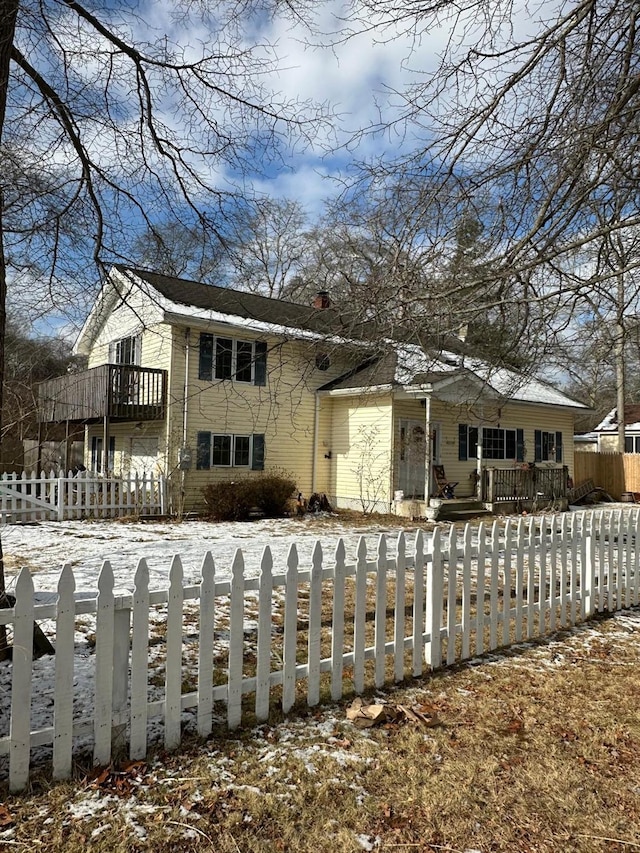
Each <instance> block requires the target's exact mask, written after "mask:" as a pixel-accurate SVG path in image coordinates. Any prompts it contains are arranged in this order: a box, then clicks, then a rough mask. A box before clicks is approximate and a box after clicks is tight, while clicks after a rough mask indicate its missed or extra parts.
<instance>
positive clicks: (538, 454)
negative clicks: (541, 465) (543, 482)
mask: <svg viewBox="0 0 640 853" xmlns="http://www.w3.org/2000/svg"><path fill="white" fill-rule="evenodd" d="M534 439H535V456H534V460H535V461H536V462H542V430H540V429H537V430H536V431H535V433H534Z"/></svg>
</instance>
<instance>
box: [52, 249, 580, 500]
mask: <svg viewBox="0 0 640 853" xmlns="http://www.w3.org/2000/svg"><path fill="white" fill-rule="evenodd" d="M75 351H76V353H77V354H81V355H85V356H86V357H87V359H88V369H87V370H86V371H84V372H82V373H78V374H73V375H69V376H64V377H59V378H58V379H55V380H52V381H50V382H47V383H43V384H42V385H41V386H40V395H39V417H40V420H41V421H42V422H67V423H74V424H78V423H82V424H84V425H85V465H86V467H87V468H88V469H90V470H92V471H94V472H96V473H101V472H104V471H107V470H109V471H114V472H115V473H122V474H124V475H127V474H132V473H135V472H142V471H147V472H149V471H154V472H157V473H163V474H165V475H166V476H167V478H168V480H169V482H170V484H171V489H170V499H171V507H172V509H173V510H174V511H175V512H184V511H198V510H200V509H202V508H203V495H202V489H203V487H204V486H205V485H207V484H208V483H210V482H212V481H214V480H223V479H234V478H237V477H244V476H257V474H256V473H255V472H260V471H264V470H277V471H285V472H287V473H288V474H291V475H292V476H293V478H294V479H295V481H296V483H297V486H298V489H299V490H300V491H301V492H303V494H305V495H306V496H309V495H310V494H311V493H312V492H322V493H324V494H326V495H327V497H328V498H329V500H330V502H332V503H333V504H334V505H335V506H337V507H351V508H357V509H363V510H365V511H372V510H375V511H383V512H388V511H396V512H409V513H410V514H413V515H420V514H426V509H427V507H428V505H429V504H430V503H431V504H433V503H437V501H435V500H434V499H435V498H438V497H440V498H442V496H443V494H442V493H443V490H442V483H443V480H442V477H443V474H444V473H445V472H446V480H447V482H449V483H451V484H455V485H452V488H451V489H450V490H449V491H448V492H445V495H446V496H448V497H451V495H454V496H455V497H456V498H460V497H465V496H469V497H473V498H476V499H477V500H479V501H485V502H489V503H493V502H495V498H496V495H498V496H499V497H500V498H501V499H502V500H505V499H506V498H513V499H514V500H516V499H518V500H519V499H520V498H522V497H523V496H522V495H519V494H518V495H516V492H519V491H522V489H521V485H520V484H521V481H522V478H523V476H524V474H523V472H525V471H527V470H530V469H534V470H536V471H538V472H539V473H538V474H537V480H535V478H534V480H535V482H537V483H538V488H539V489H543V486H544V489H545V490H546V491H548V490H549V488H548V487H549V484H550V483H552V484H553V485H552V488H553V490H555V491H554V494H555V493H556V492H557V491H558V489H559V488H561V487H563V488H565V490H566V480H567V477H570V476H571V474H572V468H573V432H574V430H573V421H574V414H575V413H576V412H577V411H579V410H584V409H585V406H583V404H581V403H579V402H577V401H575V400H572V399H571V398H569V397H567V396H566V395H565V394H563V393H561V392H560V391H558V390H557V389H555V388H553V387H551V386H549V385H547V384H545V383H543V382H540V381H538V380H534V379H531V378H528V377H522V376H519V375H517V374H515V373H512V372H509V371H505V370H492V369H491V367H490V366H488V365H486V364H483V363H481V362H479V361H477V360H475V359H473V358H471V357H470V356H469V355H466V356H463V355H460V354H459V353H458V354H456V353H443V352H438V353H437V354H433V353H427V352H425V351H424V350H423V349H422V348H421V347H420V346H418V345H416V344H412V343H407V342H402V341H394V340H379V339H378V338H377V334H376V332H375V331H372V330H371V329H370V328H369V327H368V326H367V325H366V324H356V323H354V322H352V320H351V319H350V318H349V317H347V316H343V315H342V314H341V313H340V312H339V311H338V310H337V309H336V308H334V307H332V306H331V305H330V303H329V301H328V299H327V297H326V294H322V293H321V294H318V297H317V298H316V299H315V300H314V304H313V305H311V306H305V305H299V304H295V303H290V302H285V301H282V300H276V299H270V298H267V297H264V296H259V295H256V294H251V293H245V292H241V291H236V290H231V289H228V288H222V287H214V286H210V285H204V284H199V283H197V282H192V281H184V280H180V279H176V278H173V277H169V276H164V275H160V274H157V273H151V272H145V271H142V270H133V269H129V268H126V267H122V266H116V267H114V268H113V269H112V270H111V272H110V274H109V276H108V278H107V281H106V283H105V285H104V287H103V288H102V291H101V293H100V295H99V297H98V299H97V300H96V303H95V305H94V307H93V309H92V311H91V313H90V315H89V317H88V318H87V320H86V322H85V324H84V327H83V329H82V331H81V333H80V335H79V338H78V340H77V342H76V345H75ZM492 472H493V473H492ZM495 472H498V473H497V474H496V473H495ZM543 472H544V475H543ZM553 472H555V473H553ZM563 484H564V486H563ZM534 487H535V484H534ZM529 491H530V488H529ZM512 493H513V494H512ZM538 493H539V494H540V495H541V494H542V491H539V492H538ZM529 496H531V495H529ZM534 497H535V495H534Z"/></svg>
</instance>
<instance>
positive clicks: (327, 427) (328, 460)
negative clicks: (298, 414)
mask: <svg viewBox="0 0 640 853" xmlns="http://www.w3.org/2000/svg"><path fill="white" fill-rule="evenodd" d="M318 406H319V408H318V445H317V448H316V485H315V490H316V491H317V492H321V493H324V494H326V495H333V493H334V488H333V477H332V462H333V453H332V451H331V422H332V417H333V400H332V399H331V398H330V397H323V396H319V397H318Z"/></svg>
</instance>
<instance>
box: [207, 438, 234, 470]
mask: <svg viewBox="0 0 640 853" xmlns="http://www.w3.org/2000/svg"><path fill="white" fill-rule="evenodd" d="M232 438H233V436H231V435H214V436H213V452H212V454H211V464H212V465H231V440H232Z"/></svg>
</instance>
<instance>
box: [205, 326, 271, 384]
mask: <svg viewBox="0 0 640 853" xmlns="http://www.w3.org/2000/svg"><path fill="white" fill-rule="evenodd" d="M227 341H228V342H230V343H231V366H230V370H229V371H227V370H224V369H222V358H223V356H224V351H223V350H222V349H221V348H220V347H221V345H223V344H224V343H225V342H227ZM249 347H250V352H248V351H247V348H249ZM243 348H244V349H245V351H244V352H241V350H242V349H243ZM266 358H267V345H266V342H265V341H259V340H251V339H248V338H235V337H231V336H229V335H217V334H215V335H214V334H212V333H209V332H201V333H200V358H199V363H198V379H201V380H203V381H205V382H214V381H215V382H221V381H223V382H224V381H227V382H228V381H231V382H238V383H240V384H241V385H257V386H260V385H266V375H267V368H266ZM240 361H242V362H243V364H242V366H240V367H239V366H238V365H239V362H240ZM247 373H248V374H249V376H248V377H247V378H246V379H245V378H240V376H239V374H247Z"/></svg>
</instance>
